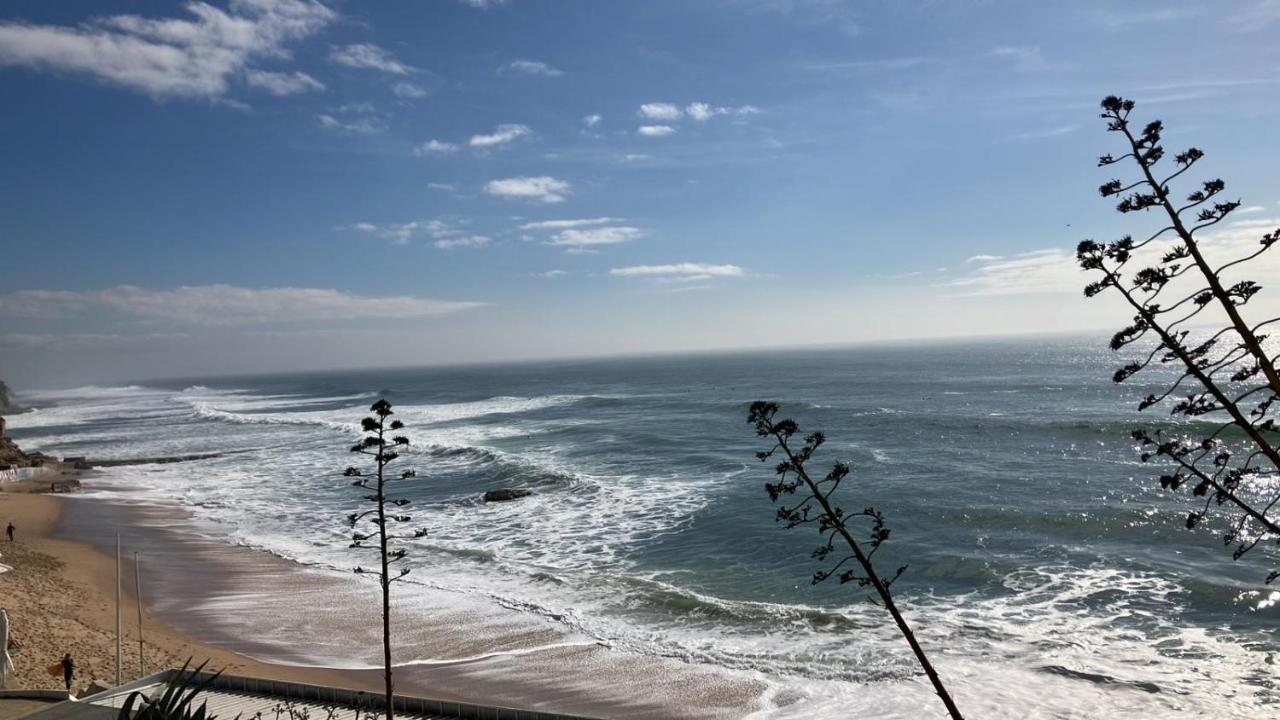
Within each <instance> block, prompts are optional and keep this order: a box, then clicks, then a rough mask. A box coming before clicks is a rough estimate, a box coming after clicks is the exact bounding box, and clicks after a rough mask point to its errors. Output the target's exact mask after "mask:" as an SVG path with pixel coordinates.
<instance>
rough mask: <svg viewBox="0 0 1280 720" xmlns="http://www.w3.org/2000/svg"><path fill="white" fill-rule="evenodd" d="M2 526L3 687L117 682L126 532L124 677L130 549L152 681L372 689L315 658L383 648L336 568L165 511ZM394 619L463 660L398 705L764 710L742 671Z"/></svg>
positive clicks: (431, 646) (361, 602)
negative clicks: (232, 677)
mask: <svg viewBox="0 0 1280 720" xmlns="http://www.w3.org/2000/svg"><path fill="white" fill-rule="evenodd" d="M10 519H12V520H13V521H14V523H15V525H17V527H18V536H17V542H14V543H12V544H9V543H4V542H3V541H2V540H0V553H3V554H4V559H3V560H2V561H3V562H5V563H7V564H9V565H12V566H13V567H14V570H13V571H11V572H8V573H0V606H3V607H5V608H7V609H8V611H9V615H10V620H11V624H12V627H13V632H14V634H15V636H16V637H17V638H18V640H19V641H20V642H21V643H22V644H23V648H22V650H21V652H20V653H19V654H18V656H17V657H16V658H15V664H16V666H17V671H18V672H17V682H16V683H11V684H10V686H11V687H12V686H14V685H18V686H22V687H30V688H49V689H55V688H59V687H61V678H60V677H54V676H50V675H49V674H48V672H47V670H46V668H47V667H48V666H49V665H50V664H51V663H54V662H56V661H57V660H58V659H59V658H61V657H62V653H64V652H70V653H71V654H72V656H73V657H74V658H75V660H76V664H77V667H78V671H77V675H76V681H75V684H74V687H73V690H75V691H80V690H82V689H83V688H84V687H85V686H86V685H87V684H88V683H89V682H90V681H91V680H93V679H98V680H102V681H106V682H107V683H109V684H110V683H112V682H113V681H114V676H115V670H114V658H115V648H114V632H115V582H116V580H115V558H114V547H115V545H114V544H115V537H116V535H115V534H116V533H117V532H121V531H123V532H121V534H122V535H123V536H124V537H125V540H124V543H125V548H124V550H125V552H124V557H125V558H126V562H125V568H124V573H123V578H124V582H123V585H124V591H125V599H124V610H123V618H124V623H123V624H124V637H125V643H124V651H123V668H122V676H123V677H122V679H123V680H125V681H128V680H131V679H133V678H135V677H137V676H139V670H138V645H137V637H138V636H137V624H138V623H137V605H136V603H135V601H134V599H133V593H132V588H133V574H132V573H133V568H132V563H131V562H129V558H132V551H133V550H135V549H140V550H142V552H143V560H142V564H143V571H142V574H143V578H144V585H143V596H144V598H145V603H144V606H145V607H146V608H147V610H148V612H146V613H144V620H143V622H144V628H145V639H146V643H145V658H146V663H147V667H146V670H147V672H155V671H156V670H157V669H159V668H163V667H178V666H180V665H181V664H182V663H183V662H184V661H185V660H186V659H187V658H194V659H195V661H196V662H201V661H204V660H208V661H209V668H210V669H219V670H222V671H224V672H226V673H230V674H236V675H249V676H256V677H265V678H274V679H280V680H291V681H296V682H305V683H313V684H319V685H328V686H336V687H345V688H352V689H357V690H367V691H375V692H376V691H380V690H381V680H382V678H381V672H380V671H378V670H375V669H370V667H371V665H372V664H373V663H370V662H368V659H366V658H361V657H359V655H360V654H361V653H360V651H359V650H356V651H355V652H354V653H353V655H352V658H351V660H352V662H351V667H349V668H333V667H319V666H316V665H317V661H316V660H315V657H316V656H317V655H319V656H322V657H340V656H342V653H343V652H351V651H352V650H353V649H357V648H365V649H368V648H376V647H377V642H376V638H377V622H376V616H375V615H373V614H370V612H369V611H370V610H371V607H372V603H370V602H368V600H369V598H368V597H364V596H363V595H362V594H363V593H368V592H375V587H376V586H374V585H373V584H372V583H370V584H369V585H368V587H367V588H364V589H362V590H360V591H359V593H361V594H353V591H352V589H351V585H352V584H351V583H347V582H341V581H339V579H337V578H335V577H334V576H333V575H332V573H324V572H317V571H314V570H312V569H309V568H306V567H304V566H301V565H297V564H295V563H292V562H290V561H288V560H284V559H282V558H279V557H276V556H274V555H270V554H268V553H265V552H261V551H257V550H252V549H249V548H243V547H235V546H232V545H228V544H224V543H221V542H216V541H213V540H210V539H205V538H201V537H200V536H199V535H198V534H194V533H191V532H188V531H187V529H188V527H189V526H188V524H187V523H188V521H189V519H188V518H187V517H186V516H185V513H184V511H183V510H182V509H180V508H175V507H166V508H156V507H138V506H129V505H121V504H117V503H108V502H101V501H98V500H95V499H93V498H83V497H68V496H51V495H25V494H10V493H0V527H3V525H4V524H6V523H7V522H8V521H9V520H10ZM69 538H74V539H69ZM358 587H363V586H358ZM223 600H225V601H227V602H228V603H229V607H231V608H234V610H228V609H227V607H228V605H224V604H223V603H222V601H223ZM246 607H248V608H252V610H249V611H246ZM399 615H400V617H399V618H397V620H398V622H397V623H394V624H393V632H394V634H395V641H396V643H397V644H398V645H399V646H401V647H405V648H416V650H415V651H417V652H422V651H425V652H426V654H427V655H428V656H433V657H452V658H466V659H462V660H456V661H447V662H432V663H414V664H410V665H402V666H398V667H397V668H396V673H395V675H396V691H397V692H398V693H403V694H407V695H418V696H425V697H434V698H440V699H445V700H460V701H463V702H470V703H476V704H484V705H500V706H505V707H519V708H527V709H537V710H544V711H554V712H562V713H570V714H577V715H585V716H591V717H607V718H637V719H638V718H645V719H650V718H652V719H655V720H660V719H662V718H707V719H716V720H719V719H721V718H740V717H743V716H744V715H747V714H749V713H751V712H752V711H753V710H757V709H759V708H760V702H761V700H762V695H763V693H764V691H765V690H766V686H765V685H764V684H763V683H762V682H760V681H759V680H758V679H756V678H753V677H750V676H743V675H737V674H733V675H731V674H726V673H724V672H721V671H719V670H716V669H711V668H706V667H702V666H698V665H693V664H689V663H684V662H681V661H678V660H673V659H669V658H654V657H648V656H643V655H633V654H630V653H624V652H618V651H614V650H610V649H607V648H604V647H601V646H599V645H596V644H594V643H582V642H568V643H566V642H564V638H563V637H562V636H560V635H559V634H558V633H557V632H556V631H554V630H551V629H541V630H539V629H536V628H535V629H534V630H529V629H528V626H527V625H524V624H516V623H511V622H510V621H509V618H507V619H504V618H502V617H499V618H492V617H490V618H487V619H486V618H485V617H481V616H469V617H467V616H464V617H448V616H445V617H437V618H436V619H435V621H434V622H429V623H422V622H415V621H413V620H411V619H410V618H407V617H404V616H405V613H400V614H399ZM344 644H345V646H344ZM335 645H336V646H338V648H339V649H338V650H337V651H335V649H334V648H335Z"/></svg>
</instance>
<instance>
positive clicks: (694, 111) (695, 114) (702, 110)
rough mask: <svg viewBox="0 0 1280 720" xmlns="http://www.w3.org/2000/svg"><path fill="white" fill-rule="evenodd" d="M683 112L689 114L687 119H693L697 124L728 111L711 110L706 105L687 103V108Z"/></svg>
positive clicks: (720, 109)
mask: <svg viewBox="0 0 1280 720" xmlns="http://www.w3.org/2000/svg"><path fill="white" fill-rule="evenodd" d="M685 112H687V113H689V117H691V118H693V119H694V120H697V121H699V122H706V121H707V120H710V119H711V118H713V117H715V116H716V115H720V114H722V113H725V112H728V109H727V108H713V107H711V106H710V105H708V104H706V103H701V102H696V103H689V106H688V107H687V108H685Z"/></svg>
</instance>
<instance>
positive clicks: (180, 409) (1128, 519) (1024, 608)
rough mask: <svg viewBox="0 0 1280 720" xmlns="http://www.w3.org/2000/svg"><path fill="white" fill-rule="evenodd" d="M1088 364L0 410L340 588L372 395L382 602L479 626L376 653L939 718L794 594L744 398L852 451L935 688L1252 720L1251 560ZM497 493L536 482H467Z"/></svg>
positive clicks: (870, 364) (860, 631)
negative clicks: (588, 668)
mask: <svg viewBox="0 0 1280 720" xmlns="http://www.w3.org/2000/svg"><path fill="white" fill-rule="evenodd" d="M1118 364H1119V358H1117V357H1116V356H1114V355H1113V353H1111V352H1110V351H1109V350H1107V349H1106V339H1105V338H1103V337H1088V338H1034V339H1025V338H1024V339H1007V340H990V341H982V342H978V341H965V342H958V341H957V342H946V343H920V344H901V345H880V346H863V347H856V348H842V349H822V350H791V351H776V352H754V353H741V354H715V355H689V356H670V357H651V358H633V359H609V360H594V361H574V362H542V363H530V364H510V365H486V366H470V367H450V368H426V369H398V370H376V371H373V370H371V371H343V372H325V373H312V374H299V375H271V376H262V377H235V378H217V379H207V378H189V379H183V380H165V381H155V382H146V381H140V382H138V383H136V384H131V385H127V386H114V387H80V388H74V389H66V390H56V391H52V390H51V391H36V392H30V393H27V394H26V395H24V396H23V400H24V401H26V402H29V403H35V404H37V405H39V406H40V409H39V410H37V411H35V412H32V413H28V414H24V415H19V416H15V417H12V418H10V427H11V434H12V435H13V437H14V438H15V439H17V441H18V442H19V443H20V444H21V445H23V446H24V448H27V449H36V450H43V451H47V452H51V453H55V454H58V455H67V456H78V455H86V456H89V457H92V458H95V459H125V458H138V457H154V456H164V455H186V454H197V453H223V454H222V455H220V456H218V457H215V458H210V459H204V460H198V461H193V462H185V463H174V464H164V465H160V464H152V465H134V466H122V467H114V468H107V469H105V470H103V474H102V475H101V476H100V477H97V478H94V480H93V482H92V485H91V486H90V487H89V488H88V491H87V492H86V493H84V494H83V495H82V496H80V497H77V498H76V499H75V502H77V503H110V504H121V503H124V504H130V505H135V506H136V505H143V506H148V507H172V506H180V507H181V508H183V509H184V511H185V512H187V513H189V514H190V522H189V523H188V524H186V525H184V526H183V530H182V532H185V533H193V534H199V535H200V536H201V537H203V538H206V539H212V540H214V541H216V542H219V543H225V544H229V545H240V546H247V547H250V548H256V549H259V550H264V551H267V552H269V553H271V554H273V555H275V556H278V557H279V558H283V559H286V560H288V561H291V562H294V563H298V564H300V565H302V566H305V567H306V568H308V569H309V571H314V572H320V573H328V574H331V575H332V576H333V578H335V580H334V581H335V582H343V583H346V582H350V583H361V582H366V581H363V580H361V579H360V578H357V577H354V576H351V575H349V574H348V571H349V568H351V567H353V566H354V565H356V564H358V563H360V562H361V561H362V558H361V557H360V556H358V555H357V554H356V553H357V552H358V551H353V550H350V549H348V548H347V542H346V541H345V537H346V533H347V530H346V526H345V523H344V519H345V515H346V514H347V513H348V512H351V511H353V510H356V509H359V507H360V505H361V501H360V496H361V495H362V493H361V492H359V491H357V490H356V489H353V488H351V487H350V484H349V482H348V481H347V479H346V478H343V477H342V476H341V474H342V470H343V469H344V468H346V467H347V466H348V465H350V464H353V461H354V459H355V458H354V456H352V455H351V454H350V453H349V452H348V448H349V446H350V445H351V444H352V443H353V441H354V440H355V439H356V438H357V437H358V429H359V421H360V418H361V417H363V416H364V414H365V411H366V410H367V408H368V405H369V404H370V403H371V402H372V401H373V400H374V399H375V398H378V397H385V398H387V399H388V400H390V401H391V402H392V403H393V404H394V408H395V412H396V417H397V418H399V419H400V420H402V421H403V422H404V423H405V425H406V431H405V432H406V434H407V435H408V436H409V437H410V439H411V441H412V443H413V444H412V445H411V446H410V448H409V450H408V451H407V452H406V453H405V456H404V457H403V459H402V460H400V461H398V465H399V466H401V467H404V468H409V467H412V468H414V469H415V470H416V471H417V476H416V478H413V479H411V480H407V481H402V482H398V486H397V494H399V495H401V496H403V497H406V498H408V499H409V500H410V501H411V505H410V506H409V510H410V511H411V514H412V520H411V521H410V523H408V524H407V527H410V528H412V529H415V530H416V529H421V530H423V531H425V536H424V537H422V538H421V539H417V540H412V541H407V542H406V543H405V545H406V547H408V549H409V551H410V562H409V567H411V568H412V569H413V572H412V574H411V575H410V576H408V578H407V579H408V580H409V582H406V583H405V584H404V585H401V586H398V587H397V588H396V592H397V605H396V607H397V612H398V613H399V614H400V622H401V623H403V624H406V625H411V624H412V623H414V622H421V623H429V622H430V618H431V617H433V616H439V615H440V614H441V613H446V612H447V613H453V615H450V617H459V613H461V614H462V616H466V614H467V613H473V614H475V616H476V617H483V622H481V621H479V620H478V621H477V625H476V627H477V628H480V627H483V628H488V629H489V630H486V631H485V632H479V631H477V633H472V634H470V635H469V637H468V641H467V642H465V643H458V644H456V645H449V644H447V643H445V644H441V643H431V642H426V641H424V642H421V643H417V644H415V643H414V642H412V641H408V642H405V643H401V644H400V647H398V650H397V652H398V661H400V662H404V663H420V664H430V663H438V662H442V661H449V660H458V659H466V658H471V657H476V656H478V655H485V654H501V653H504V652H510V653H515V654H519V653H529V652H536V651H538V650H540V649H543V646H544V645H545V644H548V643H550V644H552V645H567V646H571V645H574V644H592V645H600V646H605V647H608V648H611V649H612V650H613V651H614V652H616V653H620V654H623V655H626V656H639V657H647V658H656V659H659V660H660V661H661V662H662V663H666V665H664V667H665V666H675V665H680V666H686V667H690V668H696V669H698V670H708V671H712V672H715V673H723V674H724V675H725V676H726V677H730V678H744V679H749V680H750V681H751V682H752V683H755V684H756V685H758V686H761V687H763V688H764V690H763V691H762V692H761V693H759V696H758V697H755V698H754V699H753V700H752V701H751V703H749V704H747V705H743V706H742V707H741V708H739V710H741V714H744V715H745V714H748V713H754V714H755V716H758V717H824V716H828V715H836V714H840V715H857V714H859V712H861V713H862V714H864V715H868V716H877V717H879V716H884V717H921V716H930V715H932V714H936V713H939V712H940V710H941V705H940V704H939V703H937V701H936V698H934V697H932V696H931V695H930V694H929V691H928V688H927V684H925V683H923V682H922V679H921V677H920V675H919V673H918V671H917V669H916V667H915V665H914V663H913V659H912V657H911V656H910V653H909V650H908V649H907V647H906V645H905V643H903V642H902V641H901V639H900V637H898V636H897V635H896V631H895V630H894V629H893V627H892V624H891V622H890V621H889V618H888V617H887V615H886V614H885V613H884V611H883V610H882V609H881V608H879V607H876V606H875V605H873V604H872V603H870V602H868V600H867V592H866V591H865V590H862V589H859V588H857V587H853V586H850V585H846V586H840V585H838V584H836V583H834V582H833V581H828V582H827V583H824V584H820V585H817V586H814V585H812V584H811V582H810V578H811V577H812V575H813V573H814V571H815V570H818V569H821V568H822V566H821V565H820V564H819V563H817V562H816V561H814V560H812V559H811V558H810V552H811V551H812V549H813V548H814V546H816V545H817V544H818V543H817V541H818V535H817V533H816V532H814V531H813V530H812V529H809V528H800V529H794V530H786V529H784V528H783V527H782V526H780V525H778V524H777V523H775V522H774V511H775V508H774V506H773V505H772V504H771V503H770V501H769V499H768V497H767V496H766V494H765V492H764V483H765V481H766V480H769V479H771V478H772V472H771V468H770V466H769V465H766V464H762V463H760V462H759V461H757V460H756V459H755V457H754V452H755V451H756V450H758V449H762V448H763V447H764V446H763V441H762V440H761V439H760V438H757V437H755V435H754V432H753V430H752V428H751V427H750V426H749V425H748V424H747V422H746V410H747V406H748V404H749V403H750V402H751V401H753V400H757V399H764V400H774V401H777V402H778V403H779V404H780V405H781V407H782V410H781V415H782V416H786V417H792V418H794V419H796V420H797V421H798V422H799V423H800V425H801V427H802V428H803V429H804V430H822V431H823V432H824V433H825V434H826V436H827V443H826V445H825V446H824V447H823V448H822V450H821V451H820V452H819V454H818V456H817V457H816V458H815V461H814V462H815V463H818V465H817V466H824V467H825V466H828V465H829V463H831V462H834V461H836V460H846V461H848V462H850V463H851V464H852V465H853V468H854V473H853V476H852V477H851V479H850V480H848V481H846V482H845V483H844V485H843V486H842V488H841V490H840V495H839V501H840V503H841V504H842V505H843V506H844V507H846V508H850V509H861V508H862V507H864V506H867V505H873V506H875V507H877V508H879V509H880V510H881V511H883V512H884V513H885V515H886V518H887V524H888V526H889V527H890V528H892V535H891V539H890V541H889V542H888V543H887V544H886V545H885V547H884V549H883V550H882V551H881V553H880V555H879V556H878V557H877V559H878V562H879V564H880V566H881V567H882V568H884V569H885V570H886V571H892V570H893V569H895V568H896V567H898V566H899V565H902V564H906V565H908V566H909V567H908V569H907V571H906V573H905V574H904V575H903V576H902V578H901V579H900V580H899V581H898V582H897V583H896V584H895V585H894V591H895V595H896V597H897V598H898V599H899V603H900V605H901V607H902V609H903V611H904V613H906V615H907V616H908V619H909V620H910V621H911V622H912V623H913V625H914V626H915V628H916V631H917V634H918V635H919V637H920V639H921V642H922V643H923V644H924V646H925V648H926V650H927V651H929V653H930V655H931V658H932V659H933V661H934V664H935V665H936V666H937V668H938V669H939V672H940V673H941V674H942V676H943V678H944V680H946V681H948V684H949V685H951V686H952V687H953V691H954V694H955V695H956V696H957V701H958V703H959V704H960V706H961V709H962V710H964V709H966V706H967V707H968V708H969V712H970V714H971V715H972V716H974V717H1097V716H1102V715H1105V716H1108V717H1151V716H1155V715H1156V714H1157V713H1160V714H1162V715H1163V716H1165V717H1179V716H1185V717H1233V716H1243V715H1246V714H1253V713H1274V712H1275V711H1276V708H1277V703H1278V702H1280V692H1278V691H1277V672H1276V665H1275V661H1276V660H1277V657H1280V656H1278V655H1277V651H1278V650H1280V638H1278V637H1277V629H1276V628H1277V623H1276V620H1277V617H1278V615H1280V609H1278V608H1277V606H1276V601H1277V599H1280V593H1277V592H1275V591H1273V590H1272V589H1271V588H1269V587H1267V586H1265V585H1264V584H1263V579H1264V578H1265V577H1266V575H1267V573H1268V572H1269V571H1270V570H1271V569H1272V567H1271V565H1270V564H1269V563H1270V562H1271V561H1274V560H1275V559H1276V558H1275V555H1274V554H1272V555H1271V556H1270V557H1268V556H1266V555H1264V553H1267V552H1269V549H1265V548H1260V549H1259V550H1257V551H1255V553H1253V554H1250V555H1248V556H1246V557H1245V559H1243V560H1241V561H1240V562H1232V560H1231V555H1230V549H1229V548H1226V549H1224V547H1223V545H1222V542H1221V540H1220V538H1219V536H1218V535H1217V534H1215V529H1217V530H1219V531H1220V528H1221V527H1222V523H1223V522H1225V521H1226V520H1227V519H1228V518H1227V516H1222V517H1221V518H1220V519H1219V520H1215V521H1210V522H1209V523H1207V524H1206V525H1204V526H1202V528H1201V529H1199V530H1197V531H1196V532H1189V531H1187V530H1186V529H1185V528H1184V526H1183V518H1184V516H1185V514H1186V510H1187V509H1188V498H1187V497H1186V496H1185V493H1183V494H1179V493H1170V492H1168V491H1163V490H1161V489H1160V487H1159V483H1158V482H1157V480H1156V478H1157V477H1158V474H1159V473H1158V471H1157V469H1156V468H1155V467H1153V466H1148V465H1144V464H1143V463H1141V462H1140V461H1139V459H1138V452H1137V451H1136V450H1135V447H1134V443H1133V442H1132V441H1131V440H1130V438H1129V432H1130V430H1131V429H1133V428H1134V427H1136V426H1138V425H1151V424H1153V423H1155V424H1160V425H1161V426H1165V427H1170V426H1175V425H1177V424H1178V423H1185V422H1186V421H1181V420H1174V419H1171V418H1169V417H1168V416H1167V415H1163V414H1153V411H1148V412H1147V413H1143V414H1139V413H1138V412H1137V411H1136V409H1135V406H1136V402H1137V399H1138V398H1139V397H1141V396H1143V395H1145V394H1146V393H1147V392H1148V391H1149V390H1150V389H1152V388H1154V387H1156V386H1155V385H1144V384H1142V383H1141V382H1137V383H1135V384H1133V385H1132V386H1130V385H1128V384H1126V385H1123V386H1116V385H1114V384H1113V383H1112V382H1111V373H1112V371H1113V370H1114V368H1115V367H1116V366H1117V365H1118ZM1159 412H1161V411H1159V410H1156V411H1154V413H1159ZM1186 429H1188V430H1194V429H1195V428H1191V427H1189V428H1186ZM815 467H816V466H815ZM498 488H528V489H530V490H532V491H533V494H532V495H531V496H529V497H526V498H523V499H520V500H517V501H514V502H509V503H484V502H481V501H480V498H481V496H482V495H483V493H484V492H485V491H487V490H491V489H498ZM363 560H364V561H365V562H367V560H368V558H367V557H365V558H364V559H363ZM246 597H247V596H246ZM242 600H243V598H242ZM215 601H216V603H217V607H218V608H220V609H221V610H223V611H226V612H227V613H228V614H233V613H234V614H242V613H252V612H254V611H255V608H254V607H253V606H252V605H253V603H256V602H259V601H258V600H254V601H252V602H251V601H249V600H243V602H240V604H239V605H237V597H235V596H230V597H221V598H211V599H210V602H215ZM311 602H322V600H320V599H314V598H313V599H312V600H311ZM304 609H305V608H304ZM258 610H259V611H261V612H266V611H265V610H262V609H261V608H258ZM371 618H372V616H370V619H369V622H370V623H371V622H372V619H371ZM264 624H265V625H266V626H265V627H263V628H262V629H261V632H260V637H258V638H257V639H258V640H259V641H260V642H261V643H263V644H264V645H266V646H270V645H271V644H272V643H275V644H277V645H279V646H281V647H286V646H287V647H288V648H289V653H290V654H289V658H290V659H291V660H293V661H298V660H299V659H300V658H301V659H302V660H303V661H305V662H314V663H316V664H322V665H337V666H349V667H359V666H365V667H367V666H372V665H375V664H376V663H377V662H378V657H379V655H378V649H377V647H376V645H374V644H373V643H372V639H371V637H370V636H368V635H364V634H362V635H353V636H352V638H354V639H351V640H349V641H346V640H344V641H342V642H336V641H334V640H333V638H332V637H328V638H325V640H326V642H320V641H319V639H315V638H311V639H310V640H309V639H308V637H307V635H306V631H307V627H306V624H305V623H302V624H291V623H287V622H277V623H264ZM521 628H524V629H523V630H522V629H521ZM312 632H313V633H314V628H312ZM513 636H519V637H523V638H526V639H527V641H526V642H524V643H523V644H521V643H514V644H513V643H512V642H511V641H510V638H511V637H513ZM530 638H531V640H529V639H530ZM517 645H518V646H519V647H518V648H517V647H516V646H517ZM258 654H260V655H266V656H270V655H271V653H270V652H269V651H260V652H259V653H258ZM601 681H602V682H604V681H605V679H602V680H601ZM720 712H721V713H722V714H723V715H726V716H728V715H733V714H735V713H736V712H737V710H734V709H729V710H725V709H724V708H721V709H720Z"/></svg>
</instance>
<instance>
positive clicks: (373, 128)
mask: <svg viewBox="0 0 1280 720" xmlns="http://www.w3.org/2000/svg"><path fill="white" fill-rule="evenodd" d="M337 112H338V113H339V115H341V117H339V116H335V115H331V114H329V113H320V114H319V115H316V119H317V120H319V121H320V124H321V125H322V126H324V127H326V128H329V129H331V130H337V131H340V132H345V133H351V134H353V135H376V134H378V133H381V132H385V131H386V129H387V124H386V123H385V122H383V121H382V118H379V117H378V116H377V115H375V114H373V113H369V112H364V111H349V110H346V109H345V108H339V109H338V111H337Z"/></svg>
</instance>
